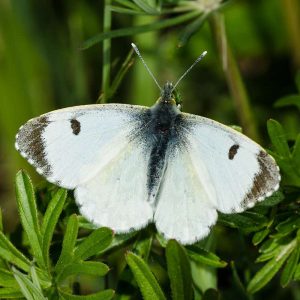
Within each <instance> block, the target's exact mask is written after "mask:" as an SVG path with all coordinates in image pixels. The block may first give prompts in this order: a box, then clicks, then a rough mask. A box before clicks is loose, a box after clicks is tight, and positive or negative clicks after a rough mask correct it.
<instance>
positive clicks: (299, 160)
mask: <svg viewBox="0 0 300 300" xmlns="http://www.w3.org/2000/svg"><path fill="white" fill-rule="evenodd" d="M292 163H293V165H294V169H295V172H297V175H298V176H300V134H298V136H297V139H296V142H295V145H294V150H293V153H292Z"/></svg>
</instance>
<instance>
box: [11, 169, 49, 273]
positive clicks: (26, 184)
mask: <svg viewBox="0 0 300 300" xmlns="http://www.w3.org/2000/svg"><path fill="white" fill-rule="evenodd" d="M16 195H17V204H18V210H19V214H20V218H21V222H22V225H23V228H24V230H25V232H26V234H27V236H28V241H29V243H30V246H31V248H32V251H33V254H34V256H35V259H36V261H37V263H38V265H40V266H41V267H44V266H45V261H44V258H43V253H42V237H41V232H40V226H39V223H38V216H37V215H38V212H37V207H36V203H35V195H34V190H33V185H32V182H31V179H30V178H29V176H28V174H27V173H26V172H25V171H23V170H21V171H19V172H18V173H17V175H16Z"/></svg>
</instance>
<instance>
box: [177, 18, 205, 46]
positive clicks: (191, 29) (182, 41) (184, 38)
mask: <svg viewBox="0 0 300 300" xmlns="http://www.w3.org/2000/svg"><path fill="white" fill-rule="evenodd" d="M208 15H209V14H207V13H203V14H202V15H201V16H199V17H198V18H197V19H196V20H194V21H193V22H191V23H190V24H188V25H187V26H186V27H185V28H184V30H183V32H182V33H181V35H180V37H179V41H178V47H183V46H185V45H186V44H187V42H188V41H189V39H190V38H191V37H192V35H193V34H195V33H196V32H197V31H198V30H199V29H200V27H201V26H202V25H203V24H204V21H205V20H206V19H207V17H208Z"/></svg>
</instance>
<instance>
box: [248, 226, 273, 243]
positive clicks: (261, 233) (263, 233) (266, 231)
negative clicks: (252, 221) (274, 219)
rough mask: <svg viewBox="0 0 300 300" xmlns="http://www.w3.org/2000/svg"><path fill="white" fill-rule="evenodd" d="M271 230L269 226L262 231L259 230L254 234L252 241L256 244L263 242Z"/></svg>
mask: <svg viewBox="0 0 300 300" xmlns="http://www.w3.org/2000/svg"><path fill="white" fill-rule="evenodd" d="M269 232H270V230H269V229H268V228H265V229H263V230H261V231H258V232H256V233H255V234H254V236H253V238H252V243H253V244H254V245H255V246H256V245H258V244H259V243H261V242H262V241H263V240H264V238H265V237H266V236H267V235H268V234H269Z"/></svg>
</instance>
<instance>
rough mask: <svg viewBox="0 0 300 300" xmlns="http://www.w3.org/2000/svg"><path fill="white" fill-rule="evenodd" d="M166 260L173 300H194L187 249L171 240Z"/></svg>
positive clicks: (167, 248)
mask: <svg viewBox="0 0 300 300" xmlns="http://www.w3.org/2000/svg"><path fill="white" fill-rule="evenodd" d="M166 258H167V266H168V274H169V278H170V282H171V291H172V299H174V300H181V299H187V300H188V299H193V286H192V276H191V267H190V262H189V259H188V257H187V254H186V251H185V249H184V248H183V247H182V246H181V245H180V244H179V243H178V242H176V241H175V240H170V241H169V242H168V244H167V247H166Z"/></svg>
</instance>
